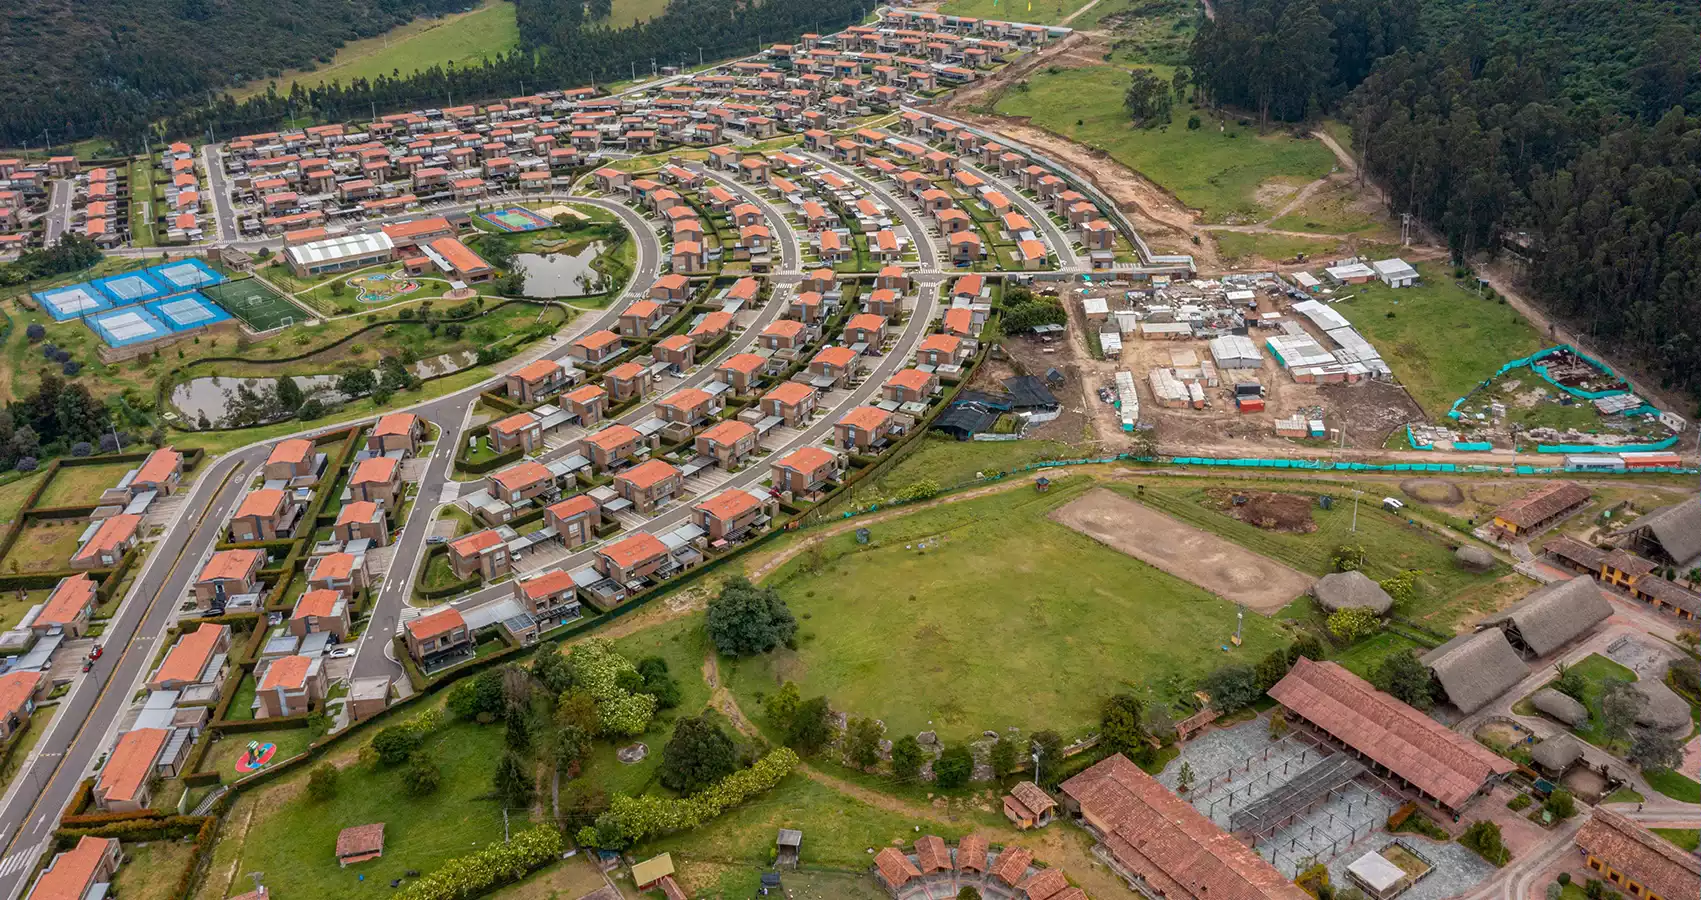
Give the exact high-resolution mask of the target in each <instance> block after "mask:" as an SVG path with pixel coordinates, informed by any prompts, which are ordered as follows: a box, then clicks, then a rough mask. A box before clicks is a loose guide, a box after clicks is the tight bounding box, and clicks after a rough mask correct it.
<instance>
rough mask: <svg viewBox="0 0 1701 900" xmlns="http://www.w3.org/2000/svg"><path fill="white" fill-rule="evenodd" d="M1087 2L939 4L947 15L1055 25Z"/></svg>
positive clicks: (972, 0)
mask: <svg viewBox="0 0 1701 900" xmlns="http://www.w3.org/2000/svg"><path fill="white" fill-rule="evenodd" d="M1090 2H1091V0H947V2H945V3H944V4H942V5H940V7H939V12H940V13H942V14H944V15H947V16H972V17H974V18H976V19H1002V20H1004V21H1006V22H1032V23H1033V24H1035V25H1056V24H1059V23H1061V22H1062V21H1063V20H1064V19H1065V18H1068V17H1069V15H1070V14H1071V13H1073V12H1075V11H1076V10H1078V9H1080V8H1081V7H1083V6H1086V5H1088V3H1090ZM1117 2H1118V0H1099V4H1100V5H1101V6H1103V5H1107V4H1113V3H1117ZM1070 24H1071V25H1073V24H1075V23H1073V22H1071V23H1070Z"/></svg>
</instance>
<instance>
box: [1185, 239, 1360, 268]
mask: <svg viewBox="0 0 1701 900" xmlns="http://www.w3.org/2000/svg"><path fill="white" fill-rule="evenodd" d="M1211 236H1212V237H1213V238H1215V239H1216V242H1217V252H1218V253H1220V254H1221V255H1222V257H1223V261H1224V262H1225V263H1228V264H1231V265H1241V264H1247V263H1251V262H1252V261H1254V260H1256V259H1267V260H1270V261H1271V262H1286V261H1289V260H1292V259H1294V258H1296V257H1297V256H1298V255H1299V254H1301V253H1303V254H1305V255H1306V256H1307V257H1314V256H1321V255H1324V254H1327V253H1330V252H1333V251H1334V250H1335V249H1336V248H1338V247H1340V245H1341V243H1340V241H1320V240H1317V239H1315V238H1305V237H1296V236H1294V235H1291V234H1245V233H1242V232H1238V231H1218V232H1213V233H1212V235H1211Z"/></svg>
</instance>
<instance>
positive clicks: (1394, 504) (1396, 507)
mask: <svg viewBox="0 0 1701 900" xmlns="http://www.w3.org/2000/svg"><path fill="white" fill-rule="evenodd" d="M1382 508H1383V509H1385V510H1388V511H1389V512H1399V511H1400V510H1402V509H1405V508H1406V504H1404V503H1401V502H1400V501H1398V500H1396V499H1394V498H1393V497H1383V498H1382Z"/></svg>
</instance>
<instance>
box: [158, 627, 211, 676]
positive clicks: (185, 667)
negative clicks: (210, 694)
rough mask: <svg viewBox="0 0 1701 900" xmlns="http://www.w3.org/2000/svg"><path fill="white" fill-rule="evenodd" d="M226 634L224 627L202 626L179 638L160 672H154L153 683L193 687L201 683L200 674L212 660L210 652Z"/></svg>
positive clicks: (166, 656)
mask: <svg viewBox="0 0 1701 900" xmlns="http://www.w3.org/2000/svg"><path fill="white" fill-rule="evenodd" d="M227 630H228V626H225V625H214V624H213V623H211V622H202V623H201V627H199V628H197V629H195V630H194V631H191V632H189V633H188V634H185V635H183V636H182V637H180V638H178V639H177V643H175V644H173V645H172V646H171V649H170V650H169V651H167V652H166V654H165V659H164V660H163V661H161V662H160V664H159V670H158V671H156V672H154V677H153V681H154V682H155V683H160V684H163V683H166V682H172V681H180V682H184V683H186V684H194V683H195V682H197V681H199V680H201V673H202V672H204V671H206V668H207V663H208V662H209V661H211V660H212V658H213V653H214V650H213V648H214V647H217V646H218V644H219V641H220V640H221V639H222V638H223V637H224V635H225V632H226V631H227Z"/></svg>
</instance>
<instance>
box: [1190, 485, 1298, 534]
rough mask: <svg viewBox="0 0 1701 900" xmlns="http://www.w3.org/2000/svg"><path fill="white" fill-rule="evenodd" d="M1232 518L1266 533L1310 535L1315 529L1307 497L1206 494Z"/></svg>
mask: <svg viewBox="0 0 1701 900" xmlns="http://www.w3.org/2000/svg"><path fill="white" fill-rule="evenodd" d="M1205 493H1206V495H1207V496H1209V497H1210V498H1211V499H1213V500H1215V501H1217V502H1218V503H1220V504H1222V510H1223V512H1225V513H1228V514H1229V515H1231V516H1234V517H1235V518H1237V519H1239V520H1240V521H1242V522H1245V523H1246V524H1248V525H1252V526H1255V527H1258V528H1262V529H1264V530H1266V531H1287V532H1292V533H1294V534H1309V533H1311V532H1313V531H1316V530H1317V522H1316V521H1314V520H1313V519H1312V518H1311V503H1312V500H1311V498H1310V497H1304V496H1301V495H1299V494H1274V493H1271V492H1269V491H1229V490H1220V491H1206V492H1205Z"/></svg>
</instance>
